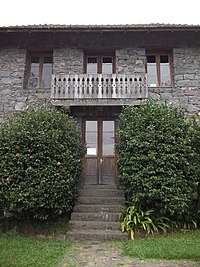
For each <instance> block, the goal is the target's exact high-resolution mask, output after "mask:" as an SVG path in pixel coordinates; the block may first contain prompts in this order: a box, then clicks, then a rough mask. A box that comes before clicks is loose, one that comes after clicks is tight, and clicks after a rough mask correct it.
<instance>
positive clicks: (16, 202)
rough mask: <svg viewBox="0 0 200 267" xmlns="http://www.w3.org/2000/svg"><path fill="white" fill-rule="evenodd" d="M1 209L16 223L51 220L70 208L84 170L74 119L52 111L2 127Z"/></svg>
mask: <svg viewBox="0 0 200 267" xmlns="http://www.w3.org/2000/svg"><path fill="white" fill-rule="evenodd" d="M0 162H1V164H0V188H1V197H0V199H1V200H2V202H3V207H4V209H5V210H6V211H8V212H11V213H13V214H14V215H15V216H17V217H19V218H28V219H30V218H36V219H49V218H52V217H57V216H58V215H60V214H63V213H65V212H68V211H70V210H71V209H72V207H73V204H74V200H75V198H76V196H77V184H78V181H79V176H80V172H81V168H82V142H81V138H80V134H79V133H78V131H77V126H76V122H75V121H74V119H73V118H71V117H70V116H68V115H67V114H65V112H63V111H62V110H60V111H59V110H57V109H56V108H51V109H50V108H46V107H41V108H37V109H31V110H29V111H26V112H23V113H22V114H21V115H20V116H19V117H17V118H15V119H12V120H11V121H9V122H8V123H6V124H4V125H3V126H2V127H1V128H0Z"/></svg>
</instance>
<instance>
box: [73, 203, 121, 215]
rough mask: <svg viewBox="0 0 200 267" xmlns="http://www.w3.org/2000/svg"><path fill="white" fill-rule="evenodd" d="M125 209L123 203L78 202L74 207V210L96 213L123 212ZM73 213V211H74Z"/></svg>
mask: <svg viewBox="0 0 200 267" xmlns="http://www.w3.org/2000/svg"><path fill="white" fill-rule="evenodd" d="M123 209H124V206H123V205H106V204H104V205H98V204H96V205H90V204H78V205H76V206H75V207H74V209H73V212H81V213H84V212H86V213H89V212H91V213H94V212H115V213H118V212H121V211H122V210H123ZM72 214H73V213H72Z"/></svg>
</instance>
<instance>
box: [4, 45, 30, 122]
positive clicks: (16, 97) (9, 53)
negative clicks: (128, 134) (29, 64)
mask: <svg viewBox="0 0 200 267" xmlns="http://www.w3.org/2000/svg"><path fill="white" fill-rule="evenodd" d="M25 62H26V51H25V50H20V49H3V50H0V123H3V122H4V121H5V120H6V119H7V118H9V117H12V116H13V114H14V113H15V112H17V111H18V110H19V109H21V108H22V106H23V103H24V102H25V101H26V99H25V98H24V96H23V90H22V89H23V81H24V71H25Z"/></svg>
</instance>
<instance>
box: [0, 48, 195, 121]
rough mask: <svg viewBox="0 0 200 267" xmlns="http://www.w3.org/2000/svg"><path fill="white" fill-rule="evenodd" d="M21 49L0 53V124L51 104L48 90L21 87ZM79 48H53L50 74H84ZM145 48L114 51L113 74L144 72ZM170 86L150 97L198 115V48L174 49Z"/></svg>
mask: <svg viewBox="0 0 200 267" xmlns="http://www.w3.org/2000/svg"><path fill="white" fill-rule="evenodd" d="M26 54H27V51H26V50H24V49H2V50H0V123H3V122H4V121H5V120H6V119H8V118H9V117H12V116H13V115H15V114H17V113H19V112H20V111H21V110H23V109H26V108H27V107H28V106H33V105H38V104H39V105H40V104H45V105H46V104H50V103H51V100H50V93H51V92H50V88H49V89H27V88H24V74H25V68H26ZM83 60H84V53H83V50H82V49H76V48H68V47H66V48H60V49H58V48H56V49H54V51H53V73H55V74H59V73H69V74H77V73H83ZM145 61H146V55H145V49H143V48H136V47H133V48H123V49H118V50H116V73H119V74H122V73H127V74H130V73H136V74H137V75H138V74H144V73H145ZM173 84H174V86H173V87H164V88H149V97H150V98H155V99H159V100H169V101H170V102H172V103H174V104H176V105H178V106H180V107H181V108H183V109H184V110H185V111H186V112H189V113H193V112H194V113H199V112H200V48H175V49H173Z"/></svg>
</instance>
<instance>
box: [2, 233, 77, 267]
mask: <svg viewBox="0 0 200 267" xmlns="http://www.w3.org/2000/svg"><path fill="white" fill-rule="evenodd" d="M71 244H72V243H71V242H67V241H59V240H53V239H39V238H34V237H22V236H19V235H16V234H5V233H0V266H2V267H36V266H37V267H56V266H57V265H58V263H59V262H60V261H61V260H62V257H63V255H64V254H65V253H66V251H67V250H68V249H69V248H70V246H71Z"/></svg>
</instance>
